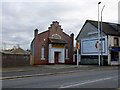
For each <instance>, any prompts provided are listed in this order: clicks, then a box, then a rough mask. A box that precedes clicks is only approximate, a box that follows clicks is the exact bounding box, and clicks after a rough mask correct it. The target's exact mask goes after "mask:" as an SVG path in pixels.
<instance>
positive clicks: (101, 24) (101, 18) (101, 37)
mask: <svg viewBox="0 0 120 90" xmlns="http://www.w3.org/2000/svg"><path fill="white" fill-rule="evenodd" d="M104 7H105V5H104V6H103V7H102V10H101V64H102V65H103V39H102V38H103V34H102V12H103V9H104Z"/></svg>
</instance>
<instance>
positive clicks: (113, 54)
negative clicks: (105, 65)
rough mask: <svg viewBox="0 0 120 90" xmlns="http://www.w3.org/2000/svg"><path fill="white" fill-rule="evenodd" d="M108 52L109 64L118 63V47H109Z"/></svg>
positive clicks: (119, 49)
mask: <svg viewBox="0 0 120 90" xmlns="http://www.w3.org/2000/svg"><path fill="white" fill-rule="evenodd" d="M110 52H111V64H112V63H116V64H119V63H120V47H111V49H110Z"/></svg>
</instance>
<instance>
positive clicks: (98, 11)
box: [98, 2, 101, 66]
mask: <svg viewBox="0 0 120 90" xmlns="http://www.w3.org/2000/svg"><path fill="white" fill-rule="evenodd" d="M100 3H101V2H98V62H99V66H100V22H99V5H100Z"/></svg>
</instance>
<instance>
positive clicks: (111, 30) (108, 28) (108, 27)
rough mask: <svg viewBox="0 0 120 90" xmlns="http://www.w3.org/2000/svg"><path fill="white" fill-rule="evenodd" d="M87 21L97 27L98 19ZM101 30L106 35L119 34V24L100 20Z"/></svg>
mask: <svg viewBox="0 0 120 90" xmlns="http://www.w3.org/2000/svg"><path fill="white" fill-rule="evenodd" d="M87 22H89V23H91V24H92V25H94V26H95V27H96V28H98V21H92V20H87ZM100 23H101V22H100ZM102 30H103V32H104V33H105V34H107V35H115V36H120V24H116V23H109V22H102Z"/></svg>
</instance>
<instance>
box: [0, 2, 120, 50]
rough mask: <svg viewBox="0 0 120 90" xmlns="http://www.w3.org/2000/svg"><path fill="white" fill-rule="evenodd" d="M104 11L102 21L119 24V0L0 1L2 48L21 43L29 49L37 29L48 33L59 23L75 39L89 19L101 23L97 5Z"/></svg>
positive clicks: (20, 44) (22, 46) (21, 45)
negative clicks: (53, 25) (53, 23)
mask: <svg viewBox="0 0 120 90" xmlns="http://www.w3.org/2000/svg"><path fill="white" fill-rule="evenodd" d="M99 1H101V2H102V3H101V4H100V6H99V7H100V11H101V10H102V7H103V6H104V5H105V8H104V10H103V21H104V22H112V23H118V2H119V0H3V1H0V4H1V5H0V6H1V9H0V12H1V13H0V23H1V26H0V28H1V31H0V32H1V33H0V37H1V38H0V41H1V42H2V44H1V45H0V48H2V49H7V48H13V46H15V45H17V44H19V46H20V47H21V48H23V49H30V43H31V41H32V40H33V38H34V30H35V29H36V28H37V29H38V30H39V33H41V32H43V31H46V30H48V27H49V26H50V24H51V23H52V21H58V22H59V23H60V25H61V27H62V28H63V31H64V32H65V33H67V34H69V35H70V34H71V33H74V35H75V38H76V36H77V35H78V33H79V32H80V30H81V28H82V26H83V24H84V23H85V21H86V20H96V21H97V20H98V2H99Z"/></svg>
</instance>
